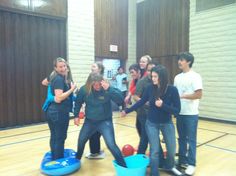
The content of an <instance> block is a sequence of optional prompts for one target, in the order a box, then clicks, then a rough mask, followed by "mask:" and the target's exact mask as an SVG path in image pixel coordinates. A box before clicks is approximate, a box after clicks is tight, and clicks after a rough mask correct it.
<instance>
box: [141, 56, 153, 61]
mask: <svg viewBox="0 0 236 176" xmlns="http://www.w3.org/2000/svg"><path fill="white" fill-rule="evenodd" d="M141 58H146V59H147V61H148V63H150V62H151V61H152V58H151V56H149V55H144V56H142V57H141Z"/></svg>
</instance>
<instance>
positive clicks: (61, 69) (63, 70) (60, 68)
mask: <svg viewBox="0 0 236 176" xmlns="http://www.w3.org/2000/svg"><path fill="white" fill-rule="evenodd" d="M54 69H55V70H56V72H57V73H58V74H60V75H63V76H65V75H66V74H67V73H68V69H67V65H66V63H65V62H63V61H61V62H57V63H56V66H55V67H54Z"/></svg>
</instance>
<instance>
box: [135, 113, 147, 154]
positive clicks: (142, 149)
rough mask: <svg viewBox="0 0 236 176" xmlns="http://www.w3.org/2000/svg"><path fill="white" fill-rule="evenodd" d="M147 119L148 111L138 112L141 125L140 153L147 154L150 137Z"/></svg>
mask: <svg viewBox="0 0 236 176" xmlns="http://www.w3.org/2000/svg"><path fill="white" fill-rule="evenodd" d="M146 120H147V114H146V113H140V114H137V121H138V123H139V125H140V127H139V128H140V140H139V146H138V151H137V153H138V154H145V152H146V150H147V147H148V137H147V133H146V130H145V124H146Z"/></svg>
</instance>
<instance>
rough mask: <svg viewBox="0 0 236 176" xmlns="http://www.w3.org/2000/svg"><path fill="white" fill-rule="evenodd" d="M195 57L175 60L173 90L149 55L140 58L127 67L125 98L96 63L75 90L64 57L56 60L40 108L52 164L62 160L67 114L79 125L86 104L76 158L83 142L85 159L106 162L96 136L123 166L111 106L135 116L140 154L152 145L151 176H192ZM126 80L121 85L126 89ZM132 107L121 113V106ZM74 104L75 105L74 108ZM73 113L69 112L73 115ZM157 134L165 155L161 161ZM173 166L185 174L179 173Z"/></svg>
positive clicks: (197, 90)
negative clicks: (47, 131)
mask: <svg viewBox="0 0 236 176" xmlns="http://www.w3.org/2000/svg"><path fill="white" fill-rule="evenodd" d="M193 62H194V56H193V55H192V54H191V53H189V52H183V53H180V54H179V55H178V67H179V68H180V69H181V70H182V72H181V73H179V74H178V75H176V76H175V79H174V85H170V84H168V80H169V78H168V71H167V69H166V67H164V66H163V65H161V64H157V63H155V62H152V59H151V57H150V56H148V55H145V56H142V57H141V58H140V61H139V63H138V64H133V65H131V66H130V67H129V72H130V75H131V78H132V80H131V82H130V85H129V89H128V92H127V94H126V95H124V93H122V91H121V90H119V89H117V88H115V87H113V86H111V85H110V84H109V82H108V81H107V80H105V79H104V78H103V72H104V66H103V65H102V64H101V63H94V64H93V65H92V67H91V73H90V74H89V76H88V78H87V81H86V83H85V84H84V85H83V86H82V87H80V89H79V90H78V89H77V88H76V86H75V84H74V83H73V80H72V76H71V70H70V68H69V65H68V63H67V62H66V61H65V60H64V59H63V58H57V59H56V60H55V61H54V71H53V72H52V73H51V74H50V76H49V77H48V78H46V79H45V80H43V82H42V84H43V85H46V86H48V95H47V99H46V101H45V103H44V105H43V110H44V111H45V112H46V119H47V122H48V126H49V129H50V133H51V136H50V148H51V153H52V158H53V159H54V160H56V159H59V158H63V157H64V143H65V140H66V137H67V129H68V125H69V113H70V112H72V111H73V113H74V124H75V125H79V124H80V118H79V113H80V110H81V108H82V106H83V105H84V104H85V116H86V117H85V120H84V123H83V126H82V128H81V130H80V133H79V138H78V144H77V153H76V157H77V158H78V159H79V160H80V159H81V157H82V155H83V152H84V147H85V144H86V142H87V141H88V140H89V146H90V153H88V154H87V155H86V157H87V158H104V157H105V154H104V151H102V150H101V148H100V137H101V136H103V138H104V141H105V143H106V145H107V147H108V149H109V150H110V152H111V153H112V155H113V156H114V158H115V160H116V162H117V163H118V164H119V165H120V166H123V167H127V165H126V163H125V160H124V158H123V156H122V153H121V151H120V149H119V147H118V146H117V144H116V141H115V134H114V127H113V122H112V104H111V101H113V102H115V103H116V104H118V105H123V106H122V107H123V108H122V109H123V110H122V112H121V116H125V115H126V114H128V113H130V112H132V111H136V112H137V113H136V114H137V115H136V128H137V132H138V135H139V145H138V150H137V153H138V154H145V153H146V150H147V148H148V144H149V146H150V176H159V175H160V173H159V169H164V170H166V171H168V172H171V174H174V175H183V174H187V175H193V174H194V172H195V166H196V140H197V139H196V138H197V125H198V107H199V99H200V98H201V97H202V89H203V87H202V79H201V76H200V75H199V74H198V73H196V72H195V71H193V70H192V65H193ZM126 83H127V82H126V80H125V81H124V84H126ZM131 99H133V100H134V103H133V104H132V105H131V106H127V107H128V108H127V107H126V108H125V106H124V104H125V105H127V104H129V103H130V101H131ZM73 102H74V106H73ZM72 108H73V110H72ZM172 116H175V117H176V126H177V131H178V146H179V147H178V161H177V162H176V161H175V155H176V136H175V126H174V124H173V121H172ZM160 132H161V134H162V136H163V140H164V142H165V146H166V151H167V154H166V156H164V154H163V150H162V147H161V142H160ZM176 165H177V166H178V167H180V168H182V169H185V170H184V173H182V172H180V171H179V170H178V169H177V168H176Z"/></svg>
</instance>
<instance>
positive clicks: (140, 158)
mask: <svg viewBox="0 0 236 176" xmlns="http://www.w3.org/2000/svg"><path fill="white" fill-rule="evenodd" d="M125 162H126V165H127V168H125V167H122V166H120V165H118V164H117V162H116V160H114V161H113V165H114V167H115V170H116V175H117V176H145V175H146V170H147V166H148V165H149V158H148V157H147V156H146V155H143V154H137V155H132V156H128V157H125Z"/></svg>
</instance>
